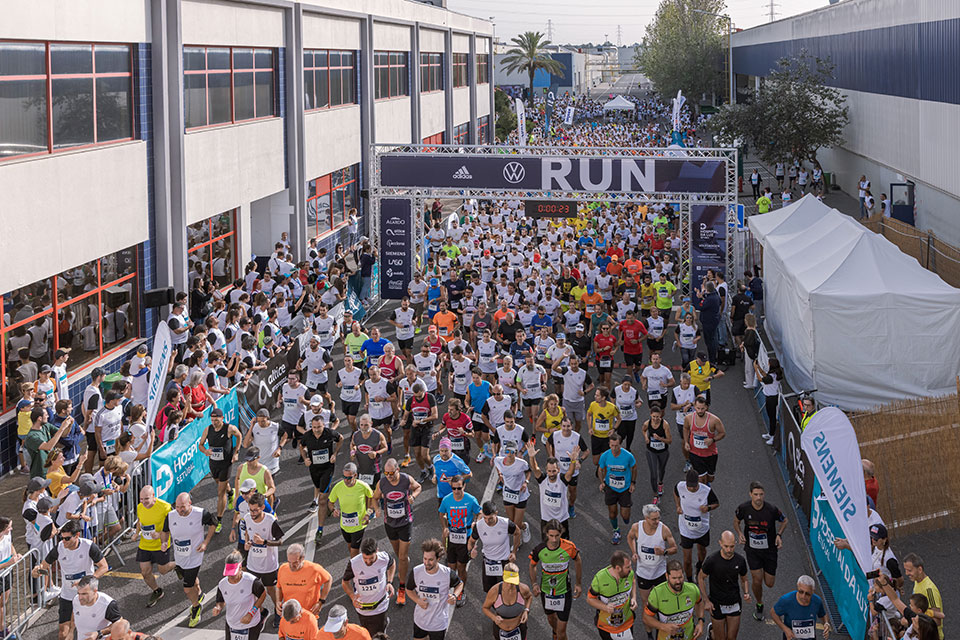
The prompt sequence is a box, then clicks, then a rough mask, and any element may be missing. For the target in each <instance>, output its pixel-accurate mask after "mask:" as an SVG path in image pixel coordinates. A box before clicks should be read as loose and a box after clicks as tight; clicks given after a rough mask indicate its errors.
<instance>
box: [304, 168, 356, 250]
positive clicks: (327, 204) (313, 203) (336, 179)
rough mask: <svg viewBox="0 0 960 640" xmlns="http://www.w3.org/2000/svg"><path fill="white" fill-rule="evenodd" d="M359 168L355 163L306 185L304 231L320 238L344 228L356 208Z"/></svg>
mask: <svg viewBox="0 0 960 640" xmlns="http://www.w3.org/2000/svg"><path fill="white" fill-rule="evenodd" d="M359 176H360V165H358V164H355V165H352V166H349V167H346V168H344V169H340V170H338V171H334V172H333V173H329V174H327V175H325V176H320V177H319V178H317V179H316V180H311V181H310V182H309V183H307V232H308V233H309V232H311V231H312V232H314V235H315V236H321V235H323V234H325V233H329V232H331V231H334V230H335V229H338V228H340V227H342V226H344V225H345V224H346V223H347V219H348V217H349V213H350V209H353V208H355V207H357V203H358V193H359V187H358V186H357V184H358V181H359Z"/></svg>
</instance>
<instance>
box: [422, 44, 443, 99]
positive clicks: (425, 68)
mask: <svg viewBox="0 0 960 640" xmlns="http://www.w3.org/2000/svg"><path fill="white" fill-rule="evenodd" d="M441 90H443V54H442V53H421V54H420V91H422V92H423V93H428V92H430V91H441Z"/></svg>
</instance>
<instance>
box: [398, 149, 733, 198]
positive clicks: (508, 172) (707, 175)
mask: <svg viewBox="0 0 960 640" xmlns="http://www.w3.org/2000/svg"><path fill="white" fill-rule="evenodd" d="M380 169H381V173H380V184H381V185H382V186H384V187H398V188H416V187H421V188H434V189H462V188H472V189H504V190H511V189H530V190H545V191H546V190H549V191H583V192H588V193H636V192H646V193H725V192H726V186H727V184H726V161H725V160H717V159H688V158H643V157H636V158H626V157H609V158H608V157H580V156H549V155H548V156H536V157H533V156H518V155H499V154H498V155H483V156H480V155H468V154H457V155H452V156H442V155H435V154H422V155H400V154H389V153H387V154H384V155H382V156H381V157H380Z"/></svg>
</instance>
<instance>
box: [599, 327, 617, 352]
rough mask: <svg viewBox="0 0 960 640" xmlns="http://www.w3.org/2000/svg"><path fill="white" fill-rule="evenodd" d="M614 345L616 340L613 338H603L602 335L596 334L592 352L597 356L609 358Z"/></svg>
mask: <svg viewBox="0 0 960 640" xmlns="http://www.w3.org/2000/svg"><path fill="white" fill-rule="evenodd" d="M616 345H617V339H616V338H615V337H613V336H605V335H603V334H602V333H598V334H597V337H595V338H594V339H593V350H594V351H596V352H597V355H598V356H609V355H610V352H611V351H613V348H614V347H615V346H616Z"/></svg>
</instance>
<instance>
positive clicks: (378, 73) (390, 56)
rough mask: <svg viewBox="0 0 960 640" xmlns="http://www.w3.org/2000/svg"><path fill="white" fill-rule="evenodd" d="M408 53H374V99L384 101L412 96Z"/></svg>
mask: <svg viewBox="0 0 960 640" xmlns="http://www.w3.org/2000/svg"><path fill="white" fill-rule="evenodd" d="M407 74H408V70H407V53H406V52H404V51H400V52H398V51H375V52H374V53H373V77H374V98H375V99H377V100H383V99H386V98H396V97H397V96H408V95H410V87H409V80H408V76H407Z"/></svg>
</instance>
